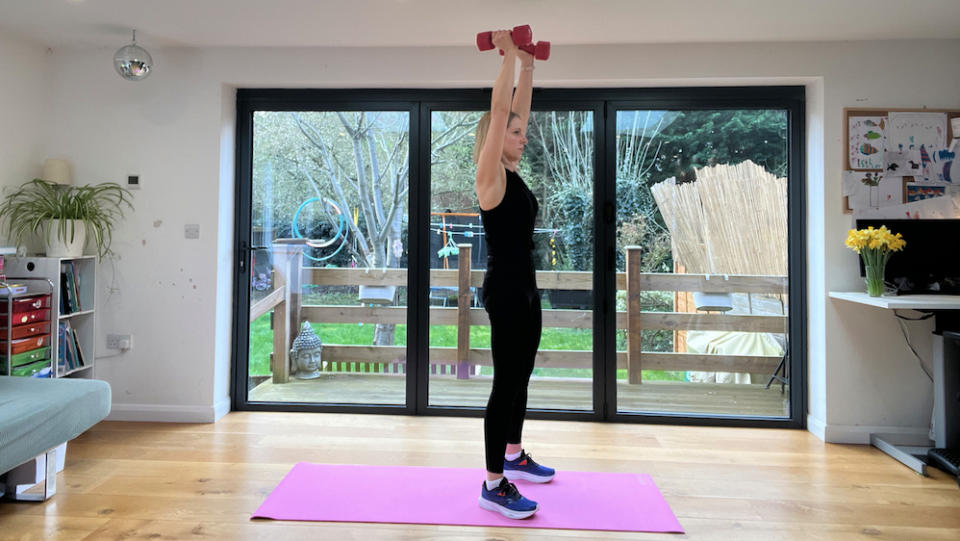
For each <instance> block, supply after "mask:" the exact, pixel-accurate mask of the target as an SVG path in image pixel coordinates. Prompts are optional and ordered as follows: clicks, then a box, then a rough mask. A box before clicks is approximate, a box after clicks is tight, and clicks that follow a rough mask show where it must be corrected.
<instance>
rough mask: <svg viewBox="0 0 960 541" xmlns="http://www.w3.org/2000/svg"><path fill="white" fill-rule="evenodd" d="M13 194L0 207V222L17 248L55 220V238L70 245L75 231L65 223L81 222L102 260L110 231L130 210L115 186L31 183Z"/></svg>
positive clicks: (128, 198) (126, 193)
mask: <svg viewBox="0 0 960 541" xmlns="http://www.w3.org/2000/svg"><path fill="white" fill-rule="evenodd" d="M15 190H16V191H15V192H14V193H13V194H12V195H10V196H9V197H7V198H6V199H5V200H4V201H3V203H2V204H0V220H2V222H3V225H4V226H5V229H6V230H7V231H8V232H9V233H10V235H11V236H12V237H13V240H14V241H15V242H16V243H17V244H18V245H19V244H23V240H24V238H25V237H26V236H27V235H29V234H31V233H41V232H43V228H44V226H45V225H46V223H47V221H48V220H54V219H59V220H60V222H59V226H58V228H57V236H58V237H59V238H60V239H61V240H65V241H70V240H72V239H73V236H74V234H75V231H74V228H73V225H72V223H69V222H67V220H80V221H82V222H83V223H84V226H85V227H86V228H87V232H88V233H89V234H91V235H92V236H93V239H94V243H95V244H96V247H97V256H98V257H100V258H102V257H103V256H104V255H106V254H107V253H108V252H109V251H110V245H111V243H112V241H113V229H114V227H115V226H116V225H117V223H118V222H119V221H120V220H121V219H122V218H123V216H124V214H123V213H124V210H125V209H127V210H133V203H132V201H133V195H132V194H131V193H130V192H129V191H127V190H126V189H124V188H123V187H122V186H120V185H119V184H116V183H114V182H106V183H103V184H94V185H88V186H63V185H60V184H54V183H52V182H48V181H46V180H41V179H34V180H31V181H29V182H25V183H23V184H21V185H20V186H18V187H17V188H16V189H15Z"/></svg>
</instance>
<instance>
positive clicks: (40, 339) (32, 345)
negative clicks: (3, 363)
mask: <svg viewBox="0 0 960 541" xmlns="http://www.w3.org/2000/svg"><path fill="white" fill-rule="evenodd" d="M49 342H50V335H49V334H41V335H40V336H30V337H28V338H20V339H18V340H14V341H12V342H10V349H11V353H13V354H14V355H16V354H17V353H23V352H24V351H30V350H34V349H37V348H39V347H43V346H45V345H47V344H48V343H49ZM0 353H2V354H3V355H6V354H7V341H6V340H0Z"/></svg>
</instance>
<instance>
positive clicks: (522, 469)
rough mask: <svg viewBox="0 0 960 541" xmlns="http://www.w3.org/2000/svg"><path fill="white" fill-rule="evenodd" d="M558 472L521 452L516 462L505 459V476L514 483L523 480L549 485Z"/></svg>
mask: <svg viewBox="0 0 960 541" xmlns="http://www.w3.org/2000/svg"><path fill="white" fill-rule="evenodd" d="M556 474H557V471H556V470H554V469H553V468H548V467H546V466H541V465H540V464H537V463H536V462H535V461H534V460H533V457H532V456H530V455H528V454H527V452H526V451H523V450H521V451H520V456H519V457H517V459H516V460H507V459H503V476H504V477H506V478H507V479H509V480H511V481H513V480H514V479H523V480H524V481H530V482H532V483H549V482H550V481H551V480H552V479H553V476H554V475H556Z"/></svg>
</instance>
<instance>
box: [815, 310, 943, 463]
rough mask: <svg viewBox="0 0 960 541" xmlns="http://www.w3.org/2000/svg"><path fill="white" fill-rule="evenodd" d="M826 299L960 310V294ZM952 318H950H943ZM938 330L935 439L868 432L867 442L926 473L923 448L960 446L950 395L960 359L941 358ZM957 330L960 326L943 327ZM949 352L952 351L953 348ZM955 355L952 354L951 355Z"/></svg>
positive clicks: (925, 452)
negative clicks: (945, 359)
mask: <svg viewBox="0 0 960 541" xmlns="http://www.w3.org/2000/svg"><path fill="white" fill-rule="evenodd" d="M830 298H832V299H838V300H843V301H849V302H855V303H859V304H866V305H869V306H876V307H878V308H886V309H889V310H924V311H935V312H941V311H942V312H944V313H945V314H944V316H945V317H946V315H947V314H950V315H954V314H957V313H960V312H954V311H960V295H902V296H882V297H871V296H869V295H867V294H866V293H865V292H862V291H856V292H847V291H831V292H830ZM946 319H948V320H949V321H955V318H954V317H947V318H946ZM937 324H938V329H937V331H935V333H934V336H933V411H934V435H935V441H933V442H931V441H930V440H929V439H927V438H926V437H922V438H910V437H909V436H904V435H898V434H870V444H871V445H873V446H874V447H877V448H878V449H880V450H881V451H883V452H885V453H887V454H888V455H890V456H892V457H893V458H895V459H897V460H899V461H900V462H902V463H903V464H906V465H907V466H909V467H910V468H912V469H913V470H914V471H916V472H917V473H920V474H923V475H926V473H927V464H926V462H925V461H924V460H921V457H922V458H924V459H925V458H926V455H927V451H928V450H929V449H930V448H932V447H933V446H934V445H936V447H947V448H951V449H956V448H957V447H960V441H958V440H960V419H958V417H960V412H957V411H956V410H957V405H956V403H955V399H954V398H953V394H954V393H956V390H955V389H956V385H957V381H960V359H953V360H952V362H945V361H944V341H943V336H941V335H940V334H939V332H938V331H939V330H940V329H939V325H940V324H941V322H940V321H937ZM946 330H948V331H960V329H946ZM951 351H955V348H954V349H952V350H951ZM954 356H955V355H954Z"/></svg>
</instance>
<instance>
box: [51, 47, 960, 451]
mask: <svg viewBox="0 0 960 541" xmlns="http://www.w3.org/2000/svg"><path fill="white" fill-rule="evenodd" d="M957 50H960V41H958V40H954V41H890V42H844V43H840V42H838V43H763V44H707V45H636V46H592V47H587V46H584V47H563V46H556V47H554V51H553V57H552V58H551V60H550V61H549V62H546V63H541V64H539V65H538V67H537V71H536V80H537V84H538V85H541V86H549V87H586V86H618V87H619V86H654V85H727V84H804V85H806V86H807V99H808V103H807V116H808V118H807V124H808V135H807V144H808V157H807V174H808V179H807V180H808V190H807V198H808V201H807V202H808V216H807V219H808V243H809V248H808V251H807V254H806V257H807V268H808V271H809V273H810V276H809V287H808V303H809V329H810V330H809V332H810V336H809V357H810V358H809V383H810V390H809V418H808V421H809V425H810V427H811V430H812V431H813V432H814V433H816V434H818V435H820V436H821V437H826V438H827V439H829V440H832V441H856V442H865V441H866V434H867V433H868V431H869V430H871V429H873V428H875V427H883V428H885V429H889V430H900V431H915V432H923V433H925V432H926V426H927V423H928V421H929V415H930V412H929V409H930V403H931V387H930V384H929V382H928V381H927V380H926V378H925V376H924V375H923V373H922V372H921V371H920V370H919V368H917V367H916V363H915V361H913V360H911V355H910V352H909V350H908V349H907V347H906V345H905V344H904V341H903V339H902V338H901V337H900V334H899V330H898V329H897V328H896V323H895V321H894V320H893V316H892V315H891V314H890V313H889V312H884V311H881V310H873V309H870V308H865V307H857V306H844V305H841V304H838V303H836V302H833V301H830V300H829V299H827V298H826V294H827V291H829V290H853V289H859V288H862V284H861V282H860V279H859V278H858V276H857V267H856V255H855V254H854V253H853V252H850V251H849V250H847V249H846V248H845V247H844V245H843V239H844V238H845V232H846V229H847V228H848V227H849V225H850V217H849V216H847V215H843V214H842V213H841V212H840V182H839V181H840V170H841V167H842V154H841V151H842V141H841V138H842V122H841V117H842V108H843V107H844V106H875V107H887V106H890V107H918V106H929V107H960V93H958V91H957V89H958V88H960V56H958V55H956V54H955V52H956V51H957ZM151 53H152V54H153V56H154V59H155V60H156V71H155V73H154V74H153V75H151V77H150V78H149V79H147V80H146V81H143V82H141V83H129V82H126V81H123V80H121V79H120V78H119V77H117V76H116V74H115V73H113V71H112V67H111V64H110V57H111V54H112V51H108V50H104V49H82V50H70V51H57V52H56V53H55V54H54V55H53V56H52V59H51V63H52V66H53V68H54V69H53V71H54V73H55V74H56V77H55V80H54V84H53V89H54V90H53V95H52V97H51V99H50V101H49V104H50V108H51V112H52V114H53V115H55V117H56V118H58V126H57V129H56V130H48V132H47V133H46V141H48V143H49V145H48V146H49V149H50V150H51V151H53V152H57V153H59V154H63V155H65V156H67V157H70V158H71V159H72V160H73V161H74V163H75V164H76V169H77V177H78V181H80V182H85V181H89V182H100V181H106V180H115V181H116V180H121V179H123V178H125V176H126V175H127V174H128V173H138V174H140V175H141V178H142V183H143V188H142V190H141V191H140V192H138V193H137V199H136V207H137V210H136V212H135V214H134V215H133V216H132V217H131V218H130V219H129V220H128V221H127V222H126V224H125V226H124V227H123V228H121V230H120V231H118V233H117V238H116V243H115V249H116V250H117V251H118V253H119V255H120V257H119V260H118V261H116V262H115V263H116V264H115V272H114V271H113V270H112V269H111V267H112V265H110V264H104V265H102V266H101V273H102V274H101V284H103V285H104V287H101V290H102V291H101V298H100V302H101V305H100V306H101V308H106V309H101V310H100V312H99V314H98V327H99V330H98V333H99V334H100V335H101V344H102V343H103V342H102V340H103V339H102V336H103V335H105V334H106V333H108V332H124V333H132V334H134V335H135V342H134V345H135V349H133V350H132V351H130V352H128V353H126V354H124V355H122V356H119V357H116V358H110V359H103V360H101V361H99V363H98V366H99V368H98V371H97V376H98V377H100V378H103V379H106V380H107V381H109V382H110V383H111V385H112V386H113V390H114V400H115V403H114V413H113V414H112V418H124V419H156V420H213V419H215V418H216V417H217V416H218V415H219V414H220V413H222V411H224V408H225V404H226V401H227V393H228V389H227V382H228V380H229V354H230V348H229V338H230V337H229V328H230V327H229V325H230V317H231V304H230V303H231V298H230V283H231V282H230V280H231V271H232V264H233V258H232V255H231V254H230V243H231V242H232V231H231V228H232V199H233V187H232V168H233V152H232V148H231V146H232V137H233V133H232V131H231V128H230V124H231V122H232V115H233V106H234V103H233V95H234V94H233V91H232V89H233V88H236V87H339V88H343V87H346V88H350V87H356V88H360V87H415V88H426V87H477V86H490V85H491V83H492V80H493V78H494V76H495V74H496V71H497V64H498V57H496V56H495V55H492V54H479V53H477V52H476V51H474V50H472V49H470V48H443V49H430V48H391V49H385V50H380V49H338V48H328V49H206V50H197V49H167V50H154V51H151ZM890 66H909V67H910V68H911V70H912V71H911V73H918V74H922V76H921V75H918V76H917V77H903V76H899V75H897V74H896V73H891V71H890ZM187 223H198V224H200V226H201V236H200V239H199V240H192V241H191V240H185V239H184V238H183V226H184V224H187ZM111 279H112V280H114V281H115V290H118V291H119V293H114V294H112V295H107V294H106V293H105V291H104V290H105V287H106V285H108V284H109V283H110V282H111ZM913 329H914V331H913V339H914V341H915V342H917V343H920V344H921V346H924V345H926V342H927V341H928V337H929V335H928V334H927V332H926V331H927V329H926V327H925V325H923V324H920V325H915V326H914V327H913ZM924 351H925V352H926V355H927V357H928V358H929V348H928V347H927V348H926V350H924V348H923V347H921V352H922V353H923V352H924Z"/></svg>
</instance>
